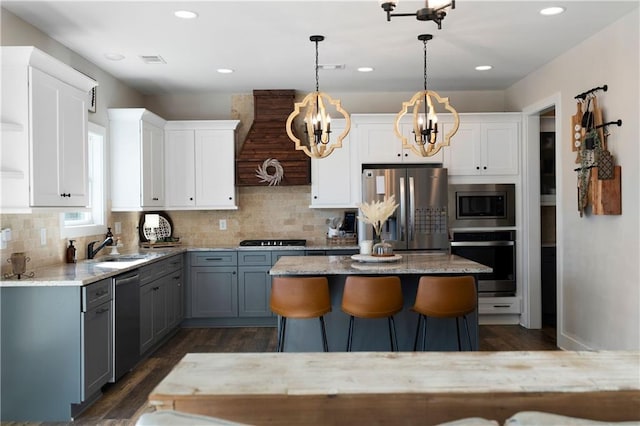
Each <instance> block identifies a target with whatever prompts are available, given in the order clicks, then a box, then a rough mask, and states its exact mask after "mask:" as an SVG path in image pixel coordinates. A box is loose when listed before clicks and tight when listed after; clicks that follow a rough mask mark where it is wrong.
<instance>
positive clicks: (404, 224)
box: [358, 167, 449, 250]
mask: <svg viewBox="0 0 640 426" xmlns="http://www.w3.org/2000/svg"><path fill="white" fill-rule="evenodd" d="M391 195H393V196H394V197H395V200H396V203H397V204H398V208H397V209H396V211H395V212H394V214H393V215H392V216H391V217H390V218H389V219H388V220H387V221H386V222H385V223H384V224H383V227H382V239H383V240H384V241H386V242H388V243H391V244H392V245H393V248H394V250H448V249H449V233H448V225H447V216H448V214H447V209H448V176H447V169H445V168H442V167H397V168H395V167H394V168H372V167H369V168H366V169H364V170H363V171H362V201H363V202H371V201H382V200H384V197H385V196H386V197H390V196H391ZM359 214H360V215H361V214H362V213H361V212H359ZM358 239H359V241H363V240H371V239H373V227H372V226H371V225H368V224H365V223H364V222H363V221H361V220H359V221H358Z"/></svg>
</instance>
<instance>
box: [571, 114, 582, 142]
mask: <svg viewBox="0 0 640 426" xmlns="http://www.w3.org/2000/svg"><path fill="white" fill-rule="evenodd" d="M570 140H571V151H574V152H575V151H579V150H580V144H581V143H582V102H578V103H577V104H576V113H575V114H574V115H572V116H571V139H570Z"/></svg>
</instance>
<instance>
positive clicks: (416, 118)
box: [395, 34, 460, 157]
mask: <svg viewBox="0 0 640 426" xmlns="http://www.w3.org/2000/svg"><path fill="white" fill-rule="evenodd" d="M432 38H433V36H432V35H431V34H420V35H419V36H418V40H420V41H422V43H423V51H424V74H423V76H424V90H422V91H420V92H417V93H416V94H415V95H413V97H412V98H411V99H410V100H409V101H408V102H403V103H402V110H401V111H400V112H399V113H398V115H397V116H396V121H395V133H396V136H397V137H398V138H399V139H400V140H402V147H403V148H410V149H411V150H412V151H413V152H414V153H416V154H417V155H419V156H421V157H431V156H434V155H436V154H437V153H438V152H439V151H440V150H441V149H442V147H445V146H449V142H450V140H451V137H452V136H453V135H455V133H456V132H457V131H458V126H459V125H460V118H459V117H458V113H457V112H456V110H455V109H454V108H453V107H452V106H451V104H449V98H448V97H447V98H443V97H441V96H440V95H438V94H437V93H436V92H433V91H431V90H429V89H428V88H427V41H429V40H431V39H432ZM437 106H442V108H444V109H445V110H447V111H449V112H451V114H453V119H454V122H453V124H452V125H451V129H450V130H449V131H448V132H447V133H446V134H445V135H444V137H443V138H441V139H440V140H438V134H439V133H441V131H442V130H438V116H437V114H436V107H437ZM408 112H411V115H412V117H413V120H412V127H413V130H412V132H411V133H413V137H412V139H413V140H412V141H409V138H408V137H407V136H405V135H404V134H403V133H402V129H401V121H402V117H404V115H405V114H407V113H408ZM441 129H442V126H441Z"/></svg>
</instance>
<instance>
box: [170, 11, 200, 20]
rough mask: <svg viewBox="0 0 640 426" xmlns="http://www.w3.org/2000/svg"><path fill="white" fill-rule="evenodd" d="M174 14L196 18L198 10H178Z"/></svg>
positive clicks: (179, 16) (183, 17)
mask: <svg viewBox="0 0 640 426" xmlns="http://www.w3.org/2000/svg"><path fill="white" fill-rule="evenodd" d="M173 14H174V15H175V16H176V17H178V18H182V19H195V18H197V17H198V14H197V13H196V12H192V11H190V10H176V11H175V12H173Z"/></svg>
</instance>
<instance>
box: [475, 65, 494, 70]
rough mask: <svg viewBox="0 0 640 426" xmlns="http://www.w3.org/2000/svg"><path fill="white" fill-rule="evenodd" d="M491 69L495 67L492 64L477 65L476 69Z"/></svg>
mask: <svg viewBox="0 0 640 426" xmlns="http://www.w3.org/2000/svg"><path fill="white" fill-rule="evenodd" d="M490 69H493V66H491V65H478V66H477V67H476V71H489V70H490Z"/></svg>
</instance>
